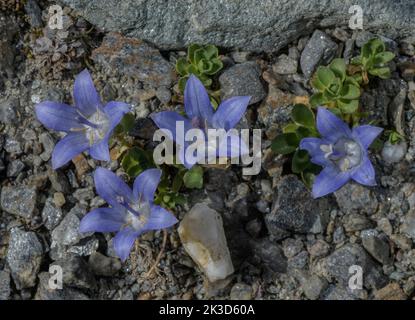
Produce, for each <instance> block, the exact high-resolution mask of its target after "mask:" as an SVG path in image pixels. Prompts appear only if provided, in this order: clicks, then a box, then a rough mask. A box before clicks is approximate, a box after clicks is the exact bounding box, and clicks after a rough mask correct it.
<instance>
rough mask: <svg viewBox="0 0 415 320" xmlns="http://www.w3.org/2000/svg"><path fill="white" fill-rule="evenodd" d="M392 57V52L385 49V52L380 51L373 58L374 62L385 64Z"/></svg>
mask: <svg viewBox="0 0 415 320" xmlns="http://www.w3.org/2000/svg"><path fill="white" fill-rule="evenodd" d="M393 58H395V55H394V54H393V53H392V52H389V51H385V52H381V53H378V54H377V55H376V56H375V58H374V61H375V64H385V63H388V62H389V61H392V60H393Z"/></svg>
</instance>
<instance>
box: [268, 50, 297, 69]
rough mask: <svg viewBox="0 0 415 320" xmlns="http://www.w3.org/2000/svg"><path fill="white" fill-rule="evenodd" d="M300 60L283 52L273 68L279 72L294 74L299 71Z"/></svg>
mask: <svg viewBox="0 0 415 320" xmlns="http://www.w3.org/2000/svg"><path fill="white" fill-rule="evenodd" d="M297 67H298V61H297V59H292V58H291V57H289V56H287V55H286V54H282V55H280V56H279V57H278V58H277V61H276V62H275V63H274V64H273V65H272V70H273V71H274V72H275V73H278V74H294V73H296V72H297Z"/></svg>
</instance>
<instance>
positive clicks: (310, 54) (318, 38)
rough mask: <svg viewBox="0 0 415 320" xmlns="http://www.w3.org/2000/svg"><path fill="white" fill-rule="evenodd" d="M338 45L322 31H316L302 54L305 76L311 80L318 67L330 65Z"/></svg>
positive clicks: (301, 61) (302, 66) (301, 63)
mask: <svg viewBox="0 0 415 320" xmlns="http://www.w3.org/2000/svg"><path fill="white" fill-rule="evenodd" d="M336 51H337V44H336V43H335V42H334V41H333V40H331V38H330V37H329V36H328V35H327V34H326V33H324V32H322V31H320V30H316V31H314V33H313V35H312V36H311V38H310V40H308V42H307V45H306V46H305V48H304V50H303V52H302V53H301V58H300V65H301V70H302V71H303V74H304V76H305V77H306V78H307V79H309V78H310V77H311V76H312V74H313V72H314V71H315V69H316V67H317V66H318V65H326V64H328V63H329V62H330V61H331V60H332V59H333V58H334V55H335V54H336Z"/></svg>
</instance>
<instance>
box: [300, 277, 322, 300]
mask: <svg viewBox="0 0 415 320" xmlns="http://www.w3.org/2000/svg"><path fill="white" fill-rule="evenodd" d="M327 285H328V283H327V280H325V279H324V278H321V277H319V276H316V275H312V276H310V277H308V279H306V281H304V283H303V284H302V286H301V288H302V289H303V292H304V294H305V296H306V297H307V298H308V299H310V300H317V299H318V298H319V297H320V295H321V294H322V292H323V291H324V290H325V289H326V288H327Z"/></svg>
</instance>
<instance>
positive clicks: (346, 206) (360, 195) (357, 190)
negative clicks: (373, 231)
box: [334, 182, 378, 214]
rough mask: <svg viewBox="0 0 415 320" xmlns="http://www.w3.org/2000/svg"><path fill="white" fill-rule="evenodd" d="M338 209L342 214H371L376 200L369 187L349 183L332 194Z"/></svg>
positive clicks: (374, 208)
mask: <svg viewBox="0 0 415 320" xmlns="http://www.w3.org/2000/svg"><path fill="white" fill-rule="evenodd" d="M334 195H335V197H336V200H337V204H338V205H339V208H340V210H341V211H342V212H344V213H353V212H365V213H368V214H373V213H375V212H376V210H377V208H378V200H377V198H376V196H375V195H374V192H373V191H372V190H371V188H370V187H365V186H362V185H360V184H357V183H355V182H349V183H347V184H346V185H344V186H343V187H342V188H340V189H339V190H337V191H336V192H335V193H334Z"/></svg>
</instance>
